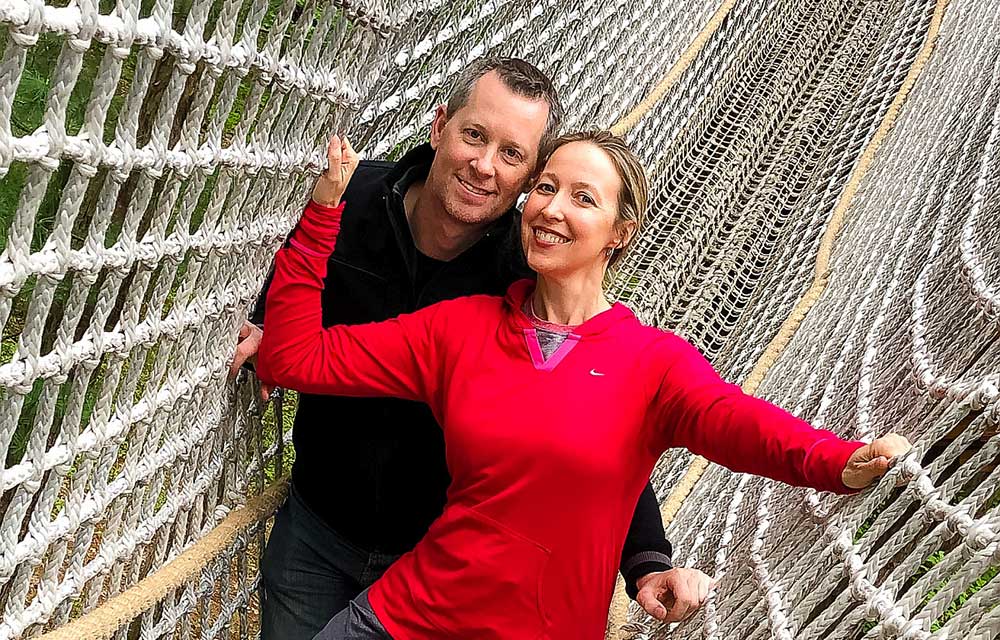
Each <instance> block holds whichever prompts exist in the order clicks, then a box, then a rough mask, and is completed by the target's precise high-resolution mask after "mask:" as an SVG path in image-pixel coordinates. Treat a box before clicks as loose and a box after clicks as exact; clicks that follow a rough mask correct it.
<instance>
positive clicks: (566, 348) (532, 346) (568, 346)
mask: <svg viewBox="0 0 1000 640" xmlns="http://www.w3.org/2000/svg"><path fill="white" fill-rule="evenodd" d="M524 341H525V342H527V343H528V353H529V354H531V363H532V364H533V365H535V369H537V370H538V371H552V370H553V369H555V368H556V366H558V365H559V363H560V362H562V361H563V359H564V358H565V357H566V356H568V355H569V352H570V351H572V350H573V347H575V346H576V343H578V342H579V341H580V336H579V335H577V334H575V333H571V334H569V335H568V336H566V340H564V341H563V343H562V344H561V345H559V347H558V348H557V349H556V350H555V352H554V353H553V354H552V355H551V356H549V359H548V360H546V359H545V355H544V354H543V353H542V348H541V347H540V346H539V345H538V332H537V331H535V330H534V329H525V330H524Z"/></svg>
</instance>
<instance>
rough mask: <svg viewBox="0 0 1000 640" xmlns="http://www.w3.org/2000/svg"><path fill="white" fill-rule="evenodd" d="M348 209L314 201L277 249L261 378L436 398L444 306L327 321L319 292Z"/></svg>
mask: <svg viewBox="0 0 1000 640" xmlns="http://www.w3.org/2000/svg"><path fill="white" fill-rule="evenodd" d="M343 208H344V204H343V203H341V204H340V205H339V206H337V207H335V208H331V207H324V206H321V205H318V204H316V203H313V202H310V203H309V205H307V206H306V210H305V213H303V216H302V219H301V220H300V221H299V224H298V226H297V227H296V229H295V231H293V232H292V234H291V236H290V237H289V240H288V242H287V244H286V246H285V247H284V248H282V249H281V250H279V251H278V254H277V256H276V257H275V262H274V272H273V275H272V277H271V282H270V286H269V287H268V290H267V302H266V314H267V319H268V320H267V330H266V331H264V336H263V339H262V341H261V345H260V350H259V354H258V363H257V373H258V376H259V377H260V379H261V381H263V382H265V383H267V384H272V385H278V386H282V387H286V388H289V389H295V390H297V391H303V392H306V393H316V394H336V395H345V396H391V397H396V398H403V399H407V400H418V401H421V402H426V403H430V402H431V398H432V397H433V395H434V390H435V388H436V380H437V378H438V373H437V367H436V363H438V362H439V361H440V360H439V357H438V356H439V345H438V344H437V343H436V341H435V340H434V338H433V325H434V323H435V318H436V317H437V316H438V312H439V310H440V306H441V305H433V306H430V307H427V308H425V309H421V310H420V311H418V312H416V313H412V314H407V315H403V316H400V317H398V318H394V319H392V320H387V321H385V322H377V323H370V324H363V325H351V326H343V325H339V326H333V327H329V328H324V327H323V318H322V316H323V313H322V308H321V292H322V290H323V281H324V279H325V278H326V269H327V262H328V259H329V256H330V254H331V253H332V252H333V249H334V246H335V244H336V240H337V234H338V232H339V230H340V216H341V214H342V213H343ZM334 293H336V292H334Z"/></svg>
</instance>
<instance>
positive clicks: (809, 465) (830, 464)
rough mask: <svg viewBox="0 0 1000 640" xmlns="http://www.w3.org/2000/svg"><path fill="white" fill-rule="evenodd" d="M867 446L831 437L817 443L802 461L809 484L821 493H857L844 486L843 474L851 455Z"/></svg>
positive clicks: (856, 490) (858, 442)
mask: <svg viewBox="0 0 1000 640" xmlns="http://www.w3.org/2000/svg"><path fill="white" fill-rule="evenodd" d="M863 446H865V443H864V442H861V441H859V440H841V439H840V438H837V437H836V436H833V435H831V436H830V437H828V438H824V439H822V440H819V441H818V442H816V443H815V444H814V445H813V446H812V448H811V449H809V451H807V452H806V457H805V459H804V460H803V461H802V467H803V469H804V471H805V475H806V478H807V479H808V480H809V484H811V485H812V486H814V487H816V488H817V489H819V490H821V491H832V492H834V493H857V492H858V489H851V488H850V487H848V486H847V485H845V484H844V480H843V475H842V474H843V472H844V467H846V466H847V461H848V460H849V459H850V457H851V454H853V453H854V452H855V451H857V450H858V449H860V448H861V447H863Z"/></svg>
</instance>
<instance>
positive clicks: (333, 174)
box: [312, 135, 358, 207]
mask: <svg viewBox="0 0 1000 640" xmlns="http://www.w3.org/2000/svg"><path fill="white" fill-rule="evenodd" d="M326 159H327V163H328V166H327V169H326V171H324V172H323V174H322V175H321V176H320V177H319V179H318V180H317V181H316V186H315V187H313V192H312V199H313V202H315V203H316V204H321V205H323V206H326V207H336V206H337V205H338V204H340V200H341V199H342V198H343V197H344V191H346V190H347V183H348V182H350V181H351V176H352V175H354V170H355V169H357V168H358V154H357V152H355V151H354V147H352V146H351V143H350V142H348V141H347V138H341V137H340V136H337V135H334V136H332V137H331V138H330V142H329V143H328V144H327V147H326Z"/></svg>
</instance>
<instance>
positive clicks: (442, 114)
mask: <svg viewBox="0 0 1000 640" xmlns="http://www.w3.org/2000/svg"><path fill="white" fill-rule="evenodd" d="M446 124H448V105H446V104H439V105H438V106H437V109H435V110H434V120H433V121H431V149H434V150H435V151H436V150H437V148H438V145H439V144H441V137H442V136H443V135H444V127H445V125H446Z"/></svg>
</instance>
